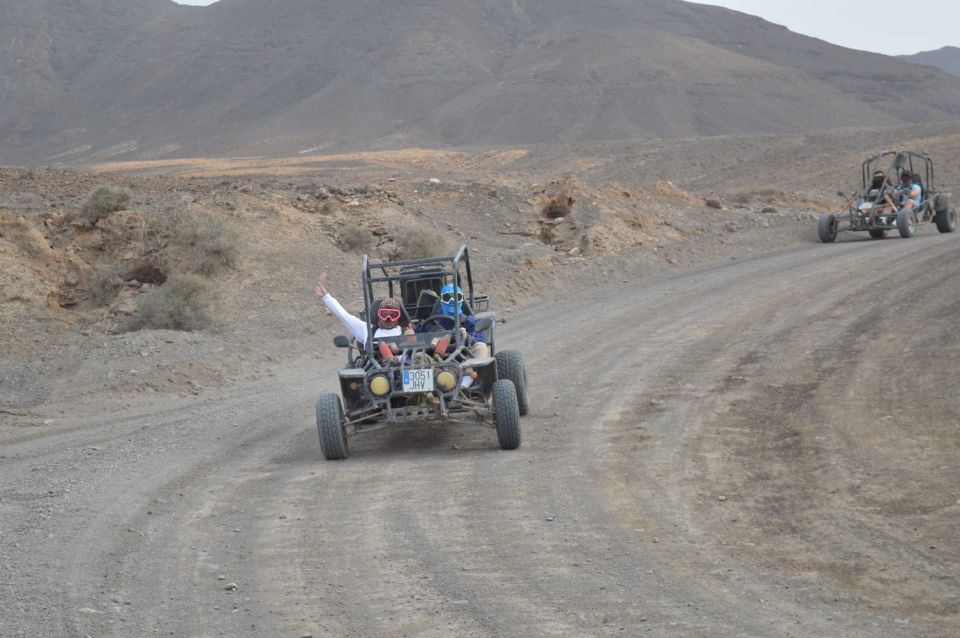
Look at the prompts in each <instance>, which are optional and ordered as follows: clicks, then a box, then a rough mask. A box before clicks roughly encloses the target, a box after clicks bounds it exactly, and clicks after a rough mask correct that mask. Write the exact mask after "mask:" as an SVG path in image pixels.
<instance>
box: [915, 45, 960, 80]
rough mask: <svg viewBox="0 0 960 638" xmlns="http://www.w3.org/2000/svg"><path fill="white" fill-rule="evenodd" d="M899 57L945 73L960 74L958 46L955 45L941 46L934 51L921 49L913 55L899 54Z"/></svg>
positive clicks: (959, 51) (959, 50) (959, 49)
mask: <svg viewBox="0 0 960 638" xmlns="http://www.w3.org/2000/svg"><path fill="white" fill-rule="evenodd" d="M900 57H901V58H902V59H904V60H906V61H907V62H913V63H914V64H925V65H927V66H932V67H936V68H938V69H942V70H944V71H946V72H947V73H953V74H954V75H960V48H957V47H942V48H940V49H936V50H935V51H922V52H920V53H916V54H914V55H901V56H900Z"/></svg>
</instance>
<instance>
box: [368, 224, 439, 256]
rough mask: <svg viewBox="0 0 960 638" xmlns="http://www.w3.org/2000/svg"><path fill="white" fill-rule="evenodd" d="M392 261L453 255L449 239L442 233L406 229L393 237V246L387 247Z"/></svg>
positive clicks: (428, 229) (421, 227) (386, 249)
mask: <svg viewBox="0 0 960 638" xmlns="http://www.w3.org/2000/svg"><path fill="white" fill-rule="evenodd" d="M384 252H385V256H386V257H387V258H388V259H391V260H401V259H427V258H430V257H439V256H443V255H449V254H450V253H451V248H450V240H449V238H448V237H447V236H446V235H444V234H443V233H441V232H440V231H438V230H436V229H433V228H427V227H423V226H420V227H417V228H404V229H402V230H400V231H399V232H398V233H396V234H395V235H394V236H393V244H392V245H388V246H386V247H385V250H384Z"/></svg>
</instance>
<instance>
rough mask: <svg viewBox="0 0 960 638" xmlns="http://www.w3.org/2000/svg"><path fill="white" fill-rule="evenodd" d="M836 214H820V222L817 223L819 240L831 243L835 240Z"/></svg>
mask: <svg viewBox="0 0 960 638" xmlns="http://www.w3.org/2000/svg"><path fill="white" fill-rule="evenodd" d="M837 227H838V224H837V216H836V215H834V214H832V213H824V214H822V215H820V223H819V224H818V225H817V234H818V235H819V236H820V241H822V242H823V243H825V244H830V243H833V242H835V241H836V240H837Z"/></svg>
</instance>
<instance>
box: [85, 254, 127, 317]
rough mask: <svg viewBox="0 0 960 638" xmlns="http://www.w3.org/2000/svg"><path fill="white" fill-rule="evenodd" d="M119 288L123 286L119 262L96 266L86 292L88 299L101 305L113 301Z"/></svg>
mask: <svg viewBox="0 0 960 638" xmlns="http://www.w3.org/2000/svg"><path fill="white" fill-rule="evenodd" d="M121 288H123V278H122V277H121V268H120V266H119V264H109V265H101V266H98V267H97V268H96V269H95V270H94V271H93V277H91V279H90V286H89V287H88V289H87V292H88V294H89V295H90V300H91V301H93V303H95V304H96V305H98V306H101V307H102V306H106V305H107V304H109V303H110V302H111V301H113V300H114V299H115V298H116V297H117V294H118V293H119V292H120V289H121Z"/></svg>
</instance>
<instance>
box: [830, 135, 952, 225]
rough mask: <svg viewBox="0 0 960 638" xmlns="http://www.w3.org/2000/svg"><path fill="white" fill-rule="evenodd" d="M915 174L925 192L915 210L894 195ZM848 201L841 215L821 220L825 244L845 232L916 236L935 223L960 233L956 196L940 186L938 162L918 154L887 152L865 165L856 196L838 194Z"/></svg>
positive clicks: (916, 181)
mask: <svg viewBox="0 0 960 638" xmlns="http://www.w3.org/2000/svg"><path fill="white" fill-rule="evenodd" d="M905 174H909V176H910V177H911V179H912V181H913V183H914V184H918V185H919V186H920V189H921V195H922V198H921V201H920V204H919V205H917V206H915V207H914V208H913V209H909V208H906V207H901V205H900V202H899V201H898V199H899V198H898V197H896V195H895V193H894V188H895V185H896V184H897V183H898V182H899V181H900V178H901V177H902V176H903V175H905ZM837 195H839V196H840V197H843V198H844V199H846V203H845V204H844V207H843V210H842V211H841V212H839V213H824V214H822V215H821V216H820V221H819V223H818V226H817V234H818V235H819V237H820V241H822V242H824V243H831V242H833V241H835V240H836V239H837V235H838V234H839V233H842V232H866V233H869V234H870V236H871V237H873V238H874V239H883V238H884V237H886V235H887V232H889V231H892V230H896V231H897V232H898V233H899V234H900V236H901V237H905V238H909V237H913V236H914V235H916V233H917V228H918V226H920V225H921V224H924V223H926V222H931V221H932V222H934V223H936V225H937V230H939V231H940V232H941V233H952V232H953V231H954V230H956V228H957V211H956V209H955V208H954V207H953V205H952V204H951V202H950V193H947V192H945V191H944V190H943V189H942V188H941V187H940V185H939V184H937V182H936V175H935V174H934V166H933V159H932V158H931V157H930V156H929V155H928V154H927V153H923V152H917V151H884V152H883V153H880V154H879V155H875V156H874V157H871V158H870V159H868V160H866V161H865V162H863V164H862V166H861V186H860V188H858V189H857V190H856V191H854V192H853V194H852V195H850V196H847V195H846V194H845V193H843V192H842V191H841V192H838V193H837Z"/></svg>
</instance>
